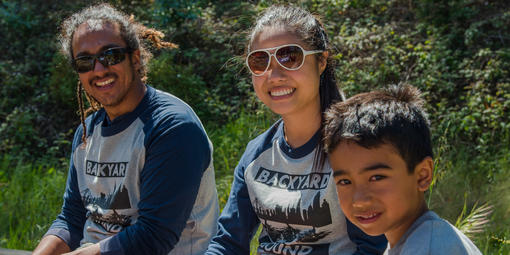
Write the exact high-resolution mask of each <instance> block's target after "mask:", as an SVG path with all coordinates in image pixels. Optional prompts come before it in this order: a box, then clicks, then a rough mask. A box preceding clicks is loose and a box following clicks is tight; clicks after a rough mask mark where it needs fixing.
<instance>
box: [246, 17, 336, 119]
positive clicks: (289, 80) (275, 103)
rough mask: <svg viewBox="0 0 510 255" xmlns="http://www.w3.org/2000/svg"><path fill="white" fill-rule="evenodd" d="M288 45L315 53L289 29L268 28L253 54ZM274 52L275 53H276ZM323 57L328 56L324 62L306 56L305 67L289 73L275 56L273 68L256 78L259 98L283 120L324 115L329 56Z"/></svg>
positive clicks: (272, 60)
mask: <svg viewBox="0 0 510 255" xmlns="http://www.w3.org/2000/svg"><path fill="white" fill-rule="evenodd" d="M284 44H298V45H300V46H301V47H303V49H305V50H312V49H311V48H310V47H309V46H308V45H305V44H304V43H303V42H302V41H301V40H300V39H299V38H298V37H296V36H295V35H293V34H291V33H288V32H286V31H285V29H281V28H274V27H267V28H265V29H264V30H263V31H262V32H261V33H259V34H258V35H257V36H256V37H255V39H254V40H253V43H252V45H251V47H250V51H254V50H260V49H267V48H273V47H277V46H280V45H284ZM270 52H271V53H272V54H273V53H274V50H272V51H270ZM318 54H321V53H318ZM322 54H324V58H321V59H323V60H322V61H319V60H318V58H317V57H316V56H315V55H308V56H306V57H305V61H304V64H303V66H302V67H301V68H300V69H298V70H294V71H290V70H286V69H285V68H283V67H282V66H280V65H279V64H278V63H277V61H276V59H275V58H274V57H271V59H270V61H271V62H270V65H269V68H268V70H267V71H266V72H265V73H264V74H263V75H261V76H254V75H252V82H253V88H254V90H255V93H256V94H257V97H258V98H259V99H260V101H262V102H263V103H264V104H265V105H267V106H268V107H269V109H271V111H273V112H274V113H276V114H279V115H281V116H282V117H283V118H285V117H287V116H291V115H298V116H299V115H300V114H305V113H315V114H316V113H317V112H320V99H319V81H320V78H319V77H320V74H321V73H322V72H323V71H324V69H325V68H326V59H327V54H328V53H327V52H325V53H322Z"/></svg>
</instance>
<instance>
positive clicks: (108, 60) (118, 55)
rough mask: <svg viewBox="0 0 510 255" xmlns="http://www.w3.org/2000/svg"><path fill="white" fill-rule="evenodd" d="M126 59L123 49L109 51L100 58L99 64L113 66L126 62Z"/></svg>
mask: <svg viewBox="0 0 510 255" xmlns="http://www.w3.org/2000/svg"><path fill="white" fill-rule="evenodd" d="M125 57H126V55H125V54H124V51H123V49H121V48H118V49H109V50H105V51H104V52H103V54H101V56H99V62H101V64H103V65H104V66H112V65H116V64H118V63H120V62H122V61H124V59H125Z"/></svg>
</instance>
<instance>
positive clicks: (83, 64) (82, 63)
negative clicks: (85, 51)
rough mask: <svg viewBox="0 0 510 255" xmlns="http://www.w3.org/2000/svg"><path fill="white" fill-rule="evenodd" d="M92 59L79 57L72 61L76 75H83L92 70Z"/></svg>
mask: <svg viewBox="0 0 510 255" xmlns="http://www.w3.org/2000/svg"><path fill="white" fill-rule="evenodd" d="M94 61H95V59H94V57H80V58H77V59H75V60H74V67H75V69H76V71H77V72H78V73H85V72H88V71H90V70H92V69H94Z"/></svg>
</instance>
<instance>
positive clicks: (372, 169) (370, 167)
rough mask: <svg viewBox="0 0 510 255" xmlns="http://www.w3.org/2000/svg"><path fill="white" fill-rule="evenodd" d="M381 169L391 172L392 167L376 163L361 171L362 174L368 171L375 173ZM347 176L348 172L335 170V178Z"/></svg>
mask: <svg viewBox="0 0 510 255" xmlns="http://www.w3.org/2000/svg"><path fill="white" fill-rule="evenodd" d="M380 169H387V170H391V167H389V166H388V165H386V164H384V163H375V164H373V165H369V166H367V167H365V168H363V169H362V170H361V172H368V171H374V170H380ZM344 174H347V171H345V170H343V169H335V170H333V177H335V176H339V175H344Z"/></svg>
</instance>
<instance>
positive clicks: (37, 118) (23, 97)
mask: <svg viewBox="0 0 510 255" xmlns="http://www.w3.org/2000/svg"><path fill="white" fill-rule="evenodd" d="M95 2H99V1H95ZM108 2H109V3H111V4H113V5H114V6H117V7H119V8H120V9H121V10H123V11H124V12H126V13H128V14H133V15H134V16H135V19H136V20H138V21H141V22H142V23H143V24H145V25H147V26H149V27H156V28H158V29H160V30H162V31H163V32H164V33H165V34H166V35H167V37H166V38H165V39H166V40H168V41H171V42H174V43H177V44H178V45H179V49H176V50H171V51H167V50H155V51H154V55H155V58H154V59H153V61H152V62H151V65H150V73H149V84H151V85H153V86H155V87H156V88H160V89H162V90H165V91H169V92H171V93H173V94H175V95H177V96H178V97H180V98H182V99H183V100H184V101H186V102H187V103H188V104H190V105H191V106H192V107H193V109H194V110H195V111H196V112H197V114H198V115H199V117H200V118H201V119H202V121H203V123H204V126H205V128H206V130H208V131H209V136H210V138H211V140H212V142H213V144H214V148H215V150H214V160H215V168H216V179H217V186H218V191H219V198H220V204H221V207H223V206H224V204H225V203H226V200H227V198H228V193H229V190H230V184H231V182H232V173H233V170H234V168H235V166H236V165H237V163H238V160H239V158H240V157H241V155H242V153H243V151H244V148H245V146H246V144H247V143H248V141H249V140H251V139H252V138H253V137H255V136H256V135H258V134H260V133H261V132H263V130H265V129H266V128H267V127H269V125H270V124H271V123H272V122H273V121H274V116H273V115H271V114H270V113H268V112H267V110H266V109H262V108H261V107H260V104H259V103H258V101H257V99H256V97H255V95H254V93H253V92H252V88H251V80H250V77H249V74H248V72H247V70H246V69H245V68H244V63H243V58H242V55H243V54H244V51H245V44H246V36H247V33H246V31H247V30H248V29H249V28H250V27H251V26H252V24H253V21H254V18H255V16H256V14H257V13H258V12H259V11H261V10H263V9H264V8H266V7H268V6H270V5H272V4H275V3H279V4H285V3H287V2H291V3H293V4H295V5H299V6H302V7H305V8H308V9H309V10H311V11H313V12H314V13H318V14H320V15H321V16H322V21H323V22H324V24H325V26H326V31H327V33H328V34H329V36H330V39H331V44H332V46H333V48H334V49H335V51H334V52H332V55H333V57H334V59H335V60H336V62H337V69H336V73H337V80H338V82H339V85H340V86H341V87H342V88H343V89H344V90H345V91H346V93H347V94H348V95H354V94H356V93H359V92H363V91H368V90H371V89H374V88H377V87H383V86H386V85H388V84H392V83H393V84H398V83H410V84H412V85H415V86H417V87H419V88H420V89H421V90H422V91H423V92H424V95H425V99H426V101H427V103H428V104H427V110H428V112H429V118H430V120H431V123H432V134H433V139H434V143H435V144H436V145H437V146H436V147H437V149H436V170H435V171H436V173H435V179H434V185H433V186H432V188H431V190H430V192H429V194H428V201H429V205H430V207H431V208H432V209H434V210H436V211H437V212H438V213H439V215H441V216H443V217H445V218H446V219H448V220H450V222H455V220H456V219H457V218H458V217H459V215H461V214H462V212H463V208H473V206H474V205H475V204H485V203H488V204H490V205H492V206H493V208H494V211H493V213H492V214H491V216H490V217H491V218H490V220H491V223H489V224H488V225H486V228H485V229H484V230H485V232H483V233H478V234H476V235H475V236H474V239H475V241H476V243H477V245H478V246H479V247H480V248H481V249H482V252H483V253H484V254H508V253H509V252H510V244H508V240H509V239H510V232H509V230H508V229H507V228H505V226H508V225H509V224H510V222H509V221H508V219H510V186H509V184H508V181H507V180H508V178H509V177H510V175H509V173H510V161H509V159H510V150H509V149H508V148H510V114H509V111H510V74H509V70H510V47H509V45H510V30H508V29H507V28H508V27H510V3H509V2H508V1H504V0H497V1H472V0H454V1H445V0H418V1H401V0H390V1H383V0H313V1H305V0H293V1H280V0H264V1H226V0H221V1H207V0H193V1H182V0H176V1H161V0H156V1H154V0H134V1H133V0H110V1H108ZM89 4H90V1H84V0H80V1H34V0H27V1H22V2H19V1H18V2H17V1H5V0H4V1H0V33H1V34H2V36H1V37H0V50H1V51H2V55H0V84H1V85H0V154H1V155H4V156H3V157H4V159H3V161H1V162H0V163H1V164H0V167H1V169H0V187H1V189H0V204H1V205H2V209H3V208H6V209H4V210H3V211H4V212H2V213H0V224H1V226H3V229H0V230H1V231H0V233H1V236H0V246H2V247H4V246H8V247H10V248H18V249H30V248H32V247H33V246H34V245H35V243H36V242H37V239H38V238H39V237H40V235H41V234H42V233H44V231H45V229H46V228H47V227H48V226H49V223H50V222H51V220H52V219H53V218H54V217H55V215H56V213H57V212H58V210H59V208H60V203H61V200H60V199H61V198H60V197H61V196H62V192H63V187H64V176H63V174H62V173H61V172H63V171H60V170H59V171H56V170H54V169H53V170H52V168H51V167H46V166H48V165H63V163H67V162H68V159H67V158H68V155H69V153H70V141H71V140H72V135H73V130H74V128H75V127H76V126H77V125H78V123H79V118H78V117H77V116H76V111H77V109H78V107H77V105H76V99H75V89H76V87H75V86H76V82H77V75H76V74H75V73H74V72H73V71H72V70H71V69H70V67H69V65H68V62H67V60H66V59H65V58H64V57H63V56H62V55H60V54H59V53H57V42H56V39H55V36H56V34H57V31H58V26H59V24H60V22H61V21H62V20H63V19H64V18H65V17H67V16H68V15H70V14H71V13H73V12H75V11H77V10H79V9H81V8H82V7H84V6H88V5H89ZM153 50H154V49H153ZM18 162H20V163H18ZM65 168H66V167H65V166H63V167H62V170H63V169H65ZM42 196H51V197H42ZM24 201H26V202H24ZM41 201H44V202H45V203H42V202H41ZM22 203H26V204H22ZM445 205H448V206H445ZM25 207H26V208H29V209H24V208H25ZM466 213H467V210H466V211H465V213H464V214H466ZM35 219H40V220H39V221H36V220H35ZM37 224H39V225H37ZM34 226H39V227H35V228H34ZM19 238H23V239H19ZM255 244H256V240H254V243H253V244H252V251H253V250H255V248H256V245H255Z"/></svg>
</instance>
